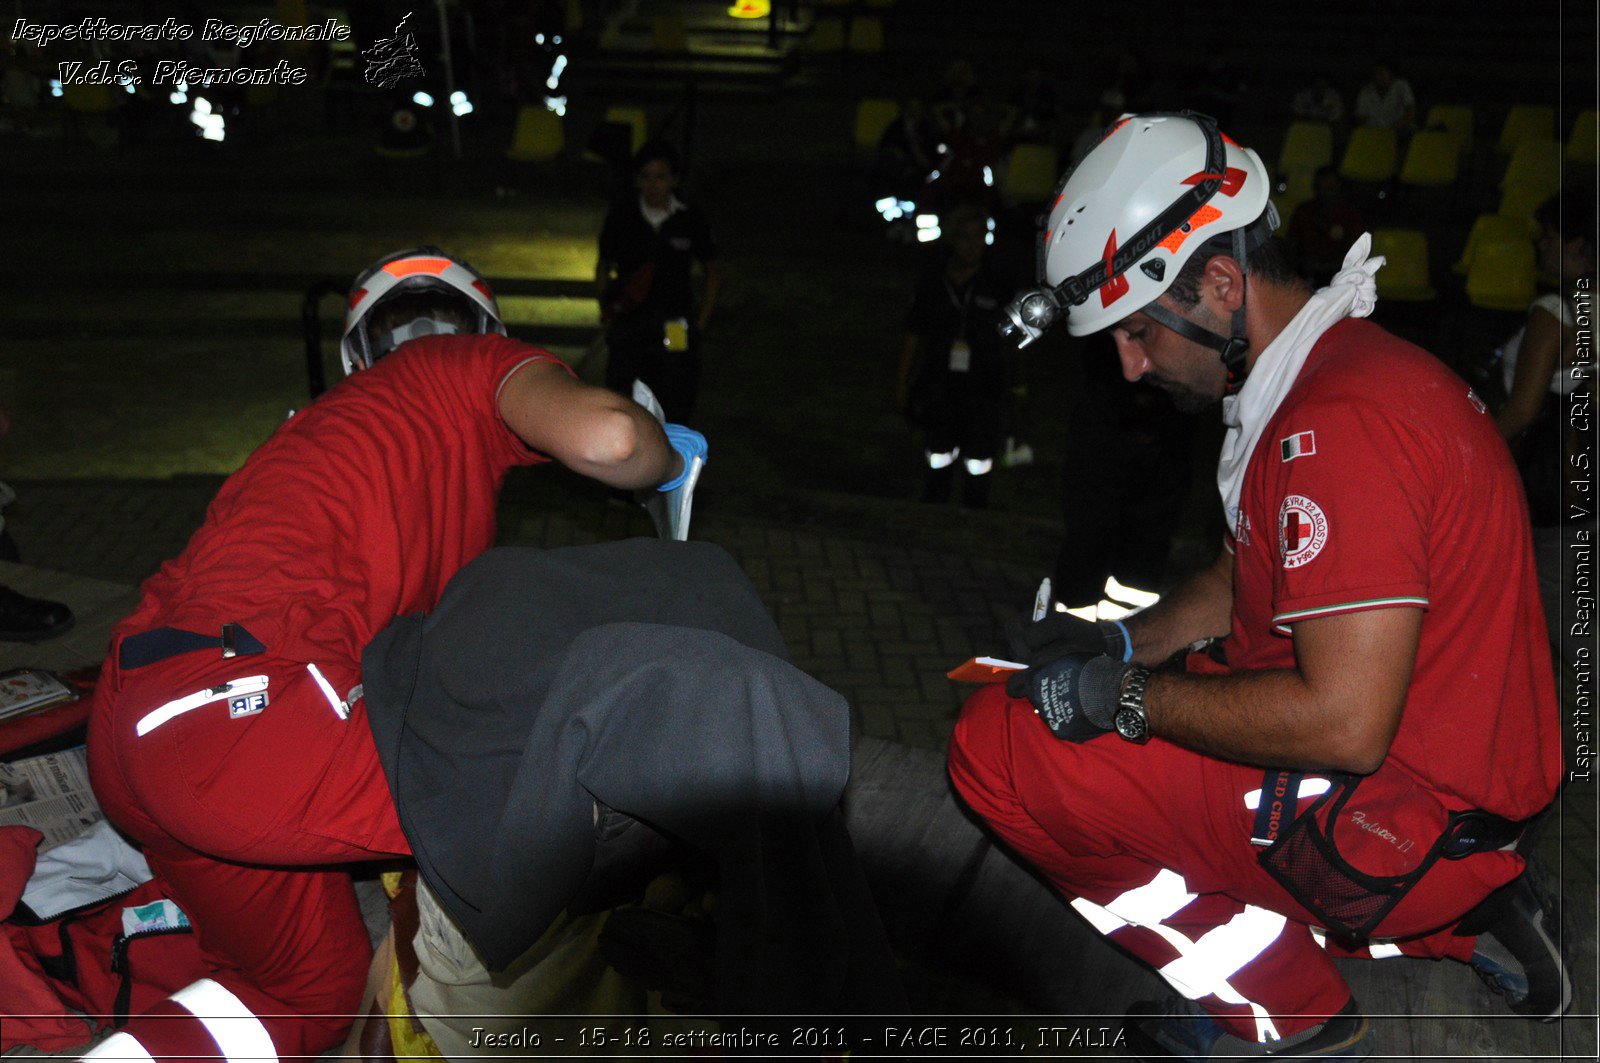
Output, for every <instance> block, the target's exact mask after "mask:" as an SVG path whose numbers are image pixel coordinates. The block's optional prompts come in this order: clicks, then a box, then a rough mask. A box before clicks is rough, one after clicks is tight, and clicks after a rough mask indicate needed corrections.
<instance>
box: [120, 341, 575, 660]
mask: <svg viewBox="0 0 1600 1063" xmlns="http://www.w3.org/2000/svg"><path fill="white" fill-rule="evenodd" d="M529 361H556V362H557V364H560V363H559V361H557V359H556V358H555V357H554V356H553V355H551V354H549V353H548V352H546V351H542V350H540V349H538V348H536V347H530V346H528V345H527V344H524V343H520V342H518V341H516V340H511V339H507V338H505V337H503V336H492V335H485V336H468V337H458V336H440V337H428V338H423V339H418V340H414V341H412V342H410V343H407V344H405V345H404V346H402V347H401V348H400V349H399V350H397V351H395V353H394V354H392V355H390V356H389V357H387V358H384V359H383V360H381V361H379V362H378V363H377V364H376V365H375V366H373V367H372V368H371V369H366V370H363V371H361V372H359V373H356V374H355V375H354V376H352V377H350V378H349V379H348V380H345V381H344V382H342V383H341V384H339V386H338V387H335V388H333V389H332V390H331V391H329V392H328V393H327V394H325V395H323V396H322V397H321V398H319V399H318V400H317V401H316V402H314V403H312V404H311V405H310V406H309V407H307V408H306V409H304V410H302V411H300V412H299V413H297V414H295V416H294V417H292V418H290V419H289V420H288V421H287V422H285V423H284V424H283V425H282V426H280V427H279V428H278V430H277V431H276V432H274V433H273V435H272V437H271V438H270V439H268V440H267V441H266V442H265V443H263V444H262V445H261V447H260V448H259V449H257V450H256V452H255V453H254V454H252V455H251V456H250V458H249V460H247V461H246V462H245V463H244V466H243V467H242V468H240V470H239V471H238V472H236V473H234V474H233V475H232V476H231V477H229V478H228V481H227V482H226V483H225V484H223V485H222V490H221V491H219V492H218V493H217V497H216V498H215V499H214V500H213V501H212V503H211V507H210V509H209V510H208V511H207V513H206V519H205V523H204V524H203V525H202V526H201V528H200V530H199V531H197V532H196V533H195V535H194V537H193V538H192V539H190V540H189V545H188V546H186V547H185V548H184V550H183V553H181V554H179V555H178V557H177V558H176V559H174V560H172V561H168V562H167V563H166V564H164V565H162V566H161V570H160V571H159V572H157V573H156V574H155V575H154V576H152V577H151V578H150V579H149V580H147V581H146V582H145V584H144V586H143V588H142V590H143V596H142V598H141V600H140V602H139V606H138V608H137V609H135V610H134V612H133V615H131V616H130V617H128V619H126V620H124V621H123V622H122V623H121V624H120V625H118V628H117V633H118V634H134V633H137V632H141V631H148V630H151V629H153V628H158V627H162V626H170V627H177V628H183V629H186V630H190V631H197V632H200V633H203V634H216V633H217V632H218V631H219V630H220V626H221V625H222V624H223V623H224V622H227V621H230V620H231V621H237V622H239V623H240V624H242V625H244V627H245V628H246V630H248V631H249V632H250V633H251V634H252V635H254V636H255V637H257V638H258V639H260V640H261V641H262V642H263V643H265V644H266V646H267V648H268V650H269V651H270V652H272V653H274V654H278V655H280V656H284V657H288V658H289V659H291V660H297V661H329V660H341V659H342V660H345V661H350V662H359V660H360V656H361V652H362V650H363V649H364V648H365V647H366V644H367V642H368V641H369V640H370V639H371V638H372V637H373V636H374V635H375V634H377V633H378V631H380V630H381V629H382V628H383V627H384V626H385V625H386V624H388V623H389V621H390V620H392V619H393V618H394V617H396V616H398V615H402V614H406V613H414V612H418V611H425V610H430V609H432V608H433V607H434V606H435V605H436V604H437V603H438V600H439V595H440V593H441V592H442V591H443V589H444V585H445V584H446V583H447V582H448V581H449V579H450V577H451V576H453V575H455V573H456V572H457V571H458V570H459V569H460V568H461V567H462V566H463V565H465V564H466V563H467V562H468V561H470V560H472V559H473V558H474V557H476V556H477V555H478V554H480V553H482V552H483V551H484V550H486V549H488V548H489V546H491V545H492V544H493V542H494V532H495V504H496V500H497V497H498V495H499V491H500V485H501V483H502V482H503V481H504V479H505V475H506V473H507V472H508V471H509V470H510V469H511V467H512V466H514V465H531V464H536V463H538V462H543V461H547V460H549V459H548V458H546V457H544V456H543V455H541V454H539V453H537V452H535V451H533V450H530V449H529V448H528V447H527V446H525V445H524V444H523V443H522V441H521V440H520V439H518V438H517V437H516V436H515V435H514V434H513V433H512V432H511V430H510V429H509V428H507V427H506V425H505V422H504V421H502V420H501V419H500V411H499V406H498V396H499V390H500V386H501V385H502V384H503V383H504V381H505V380H506V378H507V377H508V376H510V375H511V372H512V371H513V370H514V369H516V368H517V367H518V366H520V365H522V364H523V363H525V362H529Z"/></svg>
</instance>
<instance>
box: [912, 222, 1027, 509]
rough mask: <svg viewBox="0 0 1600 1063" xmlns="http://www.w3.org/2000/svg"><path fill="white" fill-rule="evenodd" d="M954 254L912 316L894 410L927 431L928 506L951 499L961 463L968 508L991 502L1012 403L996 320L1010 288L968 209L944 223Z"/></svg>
mask: <svg viewBox="0 0 1600 1063" xmlns="http://www.w3.org/2000/svg"><path fill="white" fill-rule="evenodd" d="M943 221H944V225H943V232H944V242H945V244H946V246H947V248H948V251H947V254H946V255H945V256H944V257H943V258H942V259H941V260H940V261H939V262H938V263H937V265H935V266H934V268H932V269H931V270H929V271H927V272H926V273H924V274H923V276H922V277H921V279H920V280H919V281H918V282H917V290H916V295H915V296H914V297H913V300H912V304H911V310H910V312H909V313H908V314H907V315H906V333H905V339H904V341H903V342H902V344H901V348H900V365H899V372H898V375H897V377H896V382H895V405H896V407H897V408H898V409H900V410H901V411H902V412H904V413H906V414H907V415H908V416H909V417H910V418H911V421H912V423H913V424H915V425H916V426H917V427H919V428H921V429H922V431H923V434H924V441H923V446H924V448H925V452H926V456H927V461H928V476H927V479H926V480H925V481H924V483H923V489H922V500H923V501H924V502H943V501H944V500H945V499H946V498H948V497H949V495H950V487H951V483H952V481H953V480H954V479H955V474H956V469H957V464H958V463H959V464H960V468H961V470H962V471H963V472H964V473H965V474H966V475H965V478H964V479H963V481H962V485H961V501H962V504H963V505H966V506H969V507H972V508H976V509H981V508H983V507H984V506H986V505H987V504H988V500H989V480H990V473H991V472H992V470H993V469H994V455H995V450H996V449H997V448H998V445H999V440H1000V418H1001V414H1002V412H1003V411H1004V406H1005V388H1006V368H1007V366H1006V358H1007V352H1006V350H1005V345H1004V344H1003V343H1002V342H1001V341H1000V337H999V336H998V334H997V333H996V332H995V321H996V314H997V313H998V312H999V309H1000V307H1001V306H1002V305H1003V304H1004V303H1005V301H1006V299H1007V298H1009V297H1010V295H1011V292H1012V288H1011V287H1010V286H1008V285H1007V284H1006V283H1005V282H1004V280H1003V279H1002V278H1001V276H1000V275H999V273H998V272H997V271H996V270H995V269H994V268H993V267H992V266H991V265H990V264H989V263H988V261H987V260H986V259H985V257H984V249H985V247H986V245H987V240H988V236H989V226H988V219H987V218H986V217H985V216H984V214H983V211H982V210H980V209H979V208H978V207H977V206H975V205H972V204H966V203H963V204H961V205H959V206H957V207H956V208H955V209H954V210H952V211H950V213H949V214H948V215H946V216H945V218H944V219H943Z"/></svg>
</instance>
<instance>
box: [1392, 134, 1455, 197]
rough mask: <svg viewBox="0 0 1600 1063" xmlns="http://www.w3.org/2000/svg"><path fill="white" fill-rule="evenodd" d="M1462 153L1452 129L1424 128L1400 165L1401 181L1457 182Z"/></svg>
mask: <svg viewBox="0 0 1600 1063" xmlns="http://www.w3.org/2000/svg"><path fill="white" fill-rule="evenodd" d="M1460 162H1461V156H1460V154H1459V153H1457V151H1456V144H1455V141H1454V140H1453V139H1451V136H1450V134H1449V133H1447V132H1445V131H1444V130H1442V129H1424V130H1422V131H1421V132H1418V133H1416V134H1413V135H1412V137H1411V143H1410V144H1409V145H1407V147H1406V160H1405V162H1403V163H1401V165H1400V183H1401V184H1403V185H1415V186H1416V187H1418V188H1444V187H1445V186H1447V185H1453V184H1455V183H1456V174H1457V172H1458V170H1459V167H1460Z"/></svg>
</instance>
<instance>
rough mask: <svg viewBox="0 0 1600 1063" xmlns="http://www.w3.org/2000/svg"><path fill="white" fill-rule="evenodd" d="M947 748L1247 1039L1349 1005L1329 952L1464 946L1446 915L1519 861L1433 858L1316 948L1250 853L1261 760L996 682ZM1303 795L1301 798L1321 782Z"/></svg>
mask: <svg viewBox="0 0 1600 1063" xmlns="http://www.w3.org/2000/svg"><path fill="white" fill-rule="evenodd" d="M949 756H950V777H951V779H952V781H953V782H954V783H955V787H956V789H957V791H958V792H959V793H960V794H961V796H962V798H964V799H965V800H966V802H967V803H968V804H969V805H970V806H971V807H972V809H973V810H974V811H976V812H977V813H978V814H979V815H980V816H982V817H983V818H984V820H985V821H987V823H988V824H989V826H990V828H991V829H993V830H994V831H995V833H996V834H998V835H999V836H1000V837H1001V838H1002V839H1003V840H1004V841H1005V842H1006V843H1007V844H1008V845H1010V846H1011V847H1012V849H1014V850H1015V851H1016V852H1017V853H1018V854H1020V855H1021V856H1022V857H1023V858H1024V859H1026V860H1027V861H1028V862H1029V863H1031V864H1032V865H1033V866H1034V867H1035V868H1037V869H1038V870H1039V871H1041V872H1042V873H1043V874H1044V875H1045V876H1046V877H1047V878H1048V879H1049V880H1050V882H1051V883H1052V884H1053V885H1054V886H1055V887H1056V889H1058V890H1060V891H1061V892H1062V893H1063V894H1064V895H1066V896H1067V897H1068V898H1069V899H1072V906H1073V907H1074V908H1075V909H1077V911H1078V912H1079V913H1080V914H1082V915H1083V916H1084V917H1085V918H1087V919H1088V921H1089V922H1090V923H1091V924H1092V925H1093V926H1094V927H1095V929H1096V930H1098V931H1100V932H1101V933H1103V934H1106V935H1108V936H1109V937H1110V938H1111V940H1113V941H1115V942H1116V943H1117V944H1118V945H1120V946H1122V947H1123V948H1125V949H1127V950H1128V951H1129V952H1132V953H1133V954H1134V955H1135V956H1138V957H1139V958H1140V959H1142V960H1144V961H1145V962H1146V963H1148V964H1149V965H1150V966H1151V967H1153V968H1155V969H1156V971H1157V972H1158V973H1159V974H1161V975H1162V977H1163V978H1165V979H1166V980H1167V981H1168V982H1169V983H1170V984H1172V985H1173V987H1174V988H1176V989H1177V990H1178V991H1179V992H1181V993H1183V994H1184V995H1185V996H1187V997H1189V998H1190V999H1193V1000H1197V1001H1199V1002H1200V1003H1201V1005H1202V1006H1204V1007H1205V1009H1206V1011H1207V1012H1208V1013H1209V1014H1211V1015H1212V1016H1213V1017H1214V1018H1215V1019H1216V1020H1217V1022H1218V1023H1219V1024H1220V1025H1222V1026H1223V1027H1224V1028H1225V1029H1227V1030H1228V1032H1230V1033H1232V1034H1234V1035H1235V1036H1238V1037H1241V1038H1243V1039H1245V1040H1247V1041H1263V1042H1265V1041H1272V1040H1276V1039H1277V1038H1280V1037H1287V1036H1289V1035H1290V1034H1293V1033H1296V1032H1298V1031H1300V1030H1302V1029H1305V1028H1307V1027H1309V1026H1312V1025H1315V1024H1316V1023H1318V1022H1321V1021H1322V1020H1323V1019H1324V1018H1325V1017H1327V1016H1330V1015H1333V1014H1335V1013H1336V1012H1337V1011H1338V1010H1339V1009H1340V1008H1342V1007H1343V1006H1344V1005H1345V1004H1346V1003H1347V1002H1348V1001H1349V999H1350V988H1349V986H1348V985H1347V984H1346V983H1345V981H1344V978H1343V977H1342V976H1341V975H1340V974H1339V971H1338V968H1337V967H1336V966H1335V965H1334V963H1333V959H1332V956H1335V955H1342V956H1371V957H1378V956H1392V955H1405V956H1421V957H1429V958H1434V959H1439V958H1443V957H1452V958H1455V959H1458V960H1466V959H1468V958H1469V957H1470V956H1471V955H1472V947H1473V938H1471V937H1463V936H1457V935H1454V934H1452V933H1451V932H1450V928H1451V927H1452V926H1453V925H1454V924H1455V922H1456V921H1457V920H1459V919H1460V917H1461V916H1462V915H1464V914H1465V913H1466V912H1467V911H1468V910H1470V909H1471V908H1472V907H1473V906H1475V905H1476V904H1477V903H1478V902H1479V901H1481V900H1482V899H1483V898H1484V897H1486V896H1487V895H1488V894H1489V893H1490V892H1491V891H1492V890H1493V889H1494V888H1495V887H1497V886H1499V885H1500V884H1502V883H1504V882H1507V881H1510V879H1512V878H1513V877H1515V876H1516V875H1517V874H1518V873H1520V871H1521V869H1522V858H1521V857H1520V856H1517V855H1516V854H1514V853H1510V852H1489V853H1480V854H1476V855H1473V856H1468V857H1466V858H1464V859H1461V860H1452V861H1440V862H1439V863H1437V864H1435V865H1434V867H1433V870H1431V871H1429V872H1428V874H1427V875H1425V876H1424V878H1423V880H1422V885H1419V886H1418V887H1417V889H1416V890H1414V891H1413V892H1412V894H1410V895H1408V897H1407V898H1406V900H1404V901H1402V902H1401V903H1400V904H1399V905H1398V906H1397V907H1396V908H1395V909H1394V910H1393V911H1392V912H1391V913H1390V914H1389V915H1388V916H1387V917H1385V919H1384V921H1383V922H1382V923H1380V924H1379V925H1378V928H1377V931H1376V933H1375V934H1374V935H1373V938H1374V942H1375V943H1374V944H1373V945H1372V946H1370V948H1369V947H1357V946H1355V945H1349V946H1345V947H1340V946H1338V945H1337V943H1336V942H1335V941H1334V940H1333V939H1329V940H1327V941H1326V943H1325V945H1326V947H1322V946H1323V945H1324V942H1322V941H1321V940H1319V938H1320V936H1321V935H1320V933H1319V934H1317V935H1314V934H1313V932H1312V930H1311V927H1312V926H1313V925H1315V923H1316V917H1315V916H1313V915H1312V914H1311V913H1310V912H1308V911H1306V910H1305V909H1304V908H1302V907H1301V906H1300V905H1299V904H1298V903H1297V902H1296V901H1295V900H1294V899H1293V898H1292V897H1291V896H1290V895H1289V893H1288V892H1287V891H1286V890H1284V888H1283V887H1282V886H1281V885H1279V884H1278V882H1277V881H1276V880H1275V879H1273V878H1272V877H1271V876H1270V875H1268V874H1267V873H1266V872H1265V871H1264V870H1262V868H1261V866H1260V865H1259V864H1258V863H1257V862H1256V855H1257V853H1259V852H1260V849H1258V848H1257V847H1256V846H1254V845H1252V844H1251V843H1250V835H1251V828H1252V826H1253V824H1254V821H1255V812H1254V811H1252V810H1251V808H1249V807H1247V805H1246V803H1245V798H1246V795H1247V794H1249V793H1250V792H1251V791H1253V790H1259V789H1260V788H1261V785H1262V771H1261V769H1260V768H1251V767H1246V766H1243V765H1238V764H1232V763H1228V762H1225V761H1220V760H1216V759H1213V758H1211V757H1206V756H1203V755H1201V754H1198V753H1194V752H1191V751H1189V750H1186V749H1183V748H1181V747H1179V746H1176V745H1173V744H1172V743H1170V742H1165V741H1162V740H1161V739H1159V738H1155V739H1152V740H1151V741H1150V742H1149V743H1148V744H1146V745H1143V746H1138V745H1133V744H1130V743H1128V742H1125V741H1123V740H1122V739H1121V738H1119V737H1117V736H1116V735H1115V734H1107V735H1103V736H1101V737H1099V738H1096V739H1094V740H1092V741H1089V742H1085V743H1083V744H1081V745H1074V744H1072V743H1070V742H1063V741H1059V740H1058V739H1056V738H1055V737H1054V736H1053V735H1051V733H1050V730H1049V728H1047V727H1046V726H1045V724H1044V722H1043V721H1042V720H1040V719H1039V717H1038V716H1037V715H1036V714H1035V712H1034V711H1033V706H1032V705H1031V704H1030V703H1029V702H1027V701H1026V700H1023V699H1014V698H1009V697H1007V696H1006V693H1005V689H1004V687H1003V686H999V685H992V686H986V687H983V688H981V689H980V690H978V691H977V692H976V693H975V694H973V695H972V696H971V697H970V698H968V699H967V702H966V705H965V706H964V707H963V709H962V713H961V718H960V719H959V720H958V721H957V723H956V727H955V733H954V734H953V736H952V737H951V741H950V752H949ZM1302 794H1303V796H1302V804H1301V807H1302V809H1303V808H1305V807H1306V806H1307V805H1308V804H1309V803H1310V801H1311V800H1313V799H1314V796H1313V795H1304V792H1303V791H1302ZM1424 886H1426V887H1427V888H1426V890H1425V889H1424Z"/></svg>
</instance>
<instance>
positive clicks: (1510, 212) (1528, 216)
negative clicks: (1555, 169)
mask: <svg viewBox="0 0 1600 1063" xmlns="http://www.w3.org/2000/svg"><path fill="white" fill-rule="evenodd" d="M1559 193H1560V188H1559V186H1558V187H1556V188H1547V187H1544V186H1542V185H1535V184H1516V185H1508V186H1507V187H1506V189H1505V191H1503V192H1501V193H1500V207H1499V209H1498V210H1497V211H1496V212H1495V213H1497V214H1499V215H1500V216H1501V217H1503V218H1511V219H1512V220H1514V221H1517V222H1520V223H1521V224H1522V225H1523V227H1524V228H1525V229H1531V228H1533V224H1534V223H1533V213H1534V211H1536V210H1538V209H1539V207H1540V206H1541V205H1542V204H1543V203H1544V202H1545V201H1546V200H1548V199H1550V198H1552V197H1553V196H1556V195H1558V194H1559Z"/></svg>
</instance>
